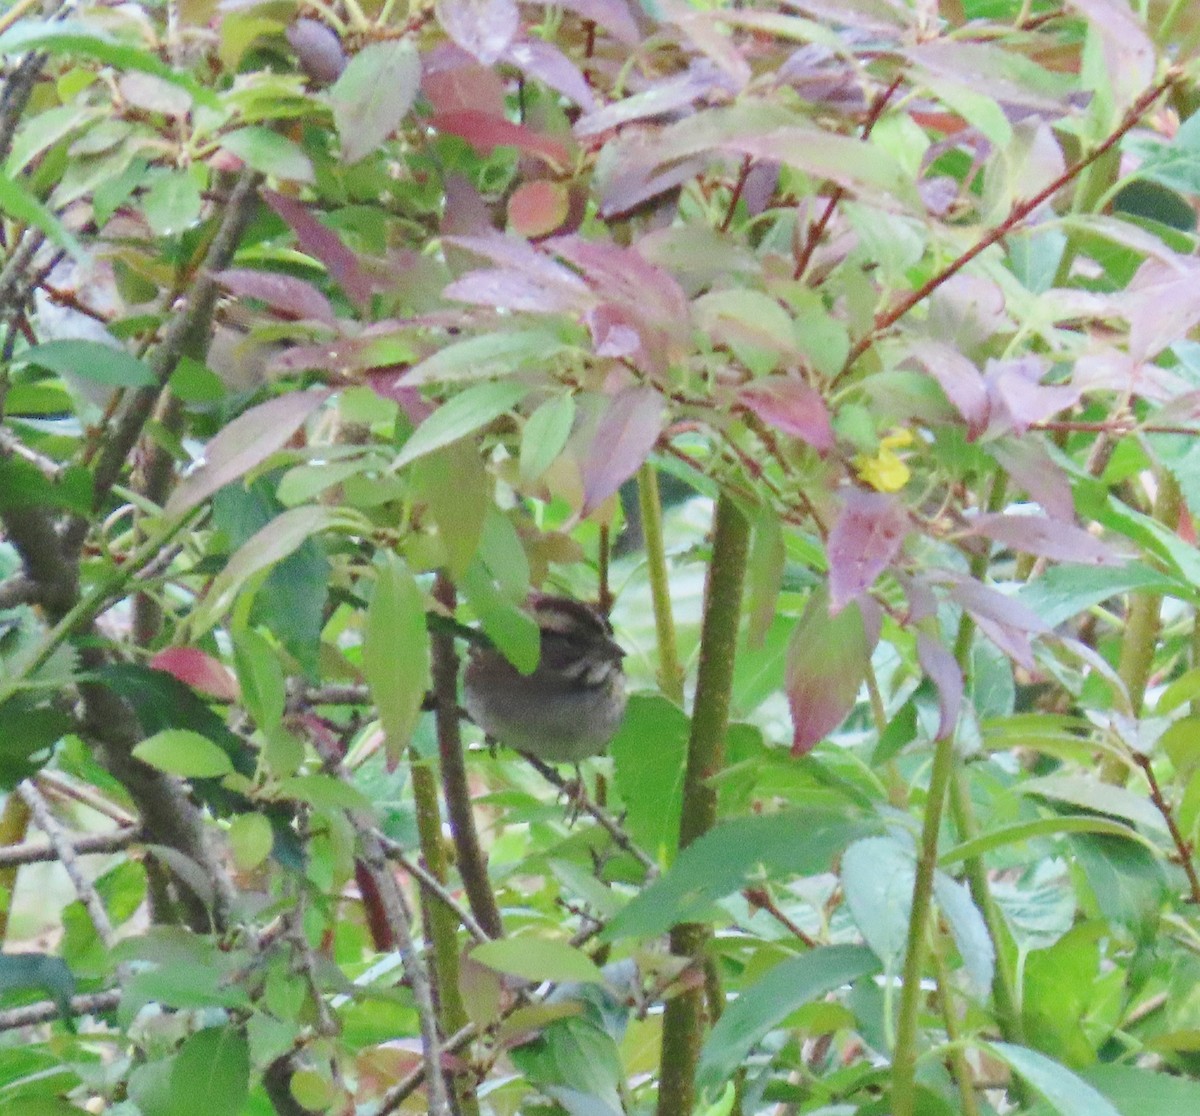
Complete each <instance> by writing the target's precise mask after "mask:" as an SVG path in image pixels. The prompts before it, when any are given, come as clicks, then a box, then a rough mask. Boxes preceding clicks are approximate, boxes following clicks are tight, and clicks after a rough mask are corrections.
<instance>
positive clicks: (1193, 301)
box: [1117, 257, 1200, 361]
mask: <svg viewBox="0 0 1200 1116" xmlns="http://www.w3.org/2000/svg"><path fill="white" fill-rule="evenodd" d="M1198 287H1200V261H1197V260H1194V259H1184V258H1182V257H1180V258H1178V259H1177V260H1175V261H1173V262H1171V263H1164V262H1162V261H1161V260H1154V259H1151V260H1147V261H1146V262H1145V263H1144V264H1142V266H1141V267H1139V268H1138V270H1137V274H1136V275H1134V277H1133V279H1132V281H1131V282H1130V284H1129V286H1128V287H1127V288H1126V289H1125V294H1124V296H1123V297H1122V298H1121V300H1120V302H1119V303H1117V310H1118V312H1119V313H1120V314H1122V315H1124V316H1125V318H1127V319H1128V321H1129V355H1130V356H1131V357H1132V358H1133V359H1134V360H1137V361H1143V360H1151V359H1153V358H1154V357H1156V356H1158V354H1159V353H1161V352H1162V351H1163V349H1165V348H1167V346H1169V345H1172V344H1174V342H1176V341H1177V340H1179V338H1181V337H1184V336H1186V335H1187V334H1188V333H1189V332H1190V331H1191V330H1192V328H1193V327H1194V326H1195V325H1196V324H1197V323H1200V298H1197V297H1196V291H1197V289H1198Z"/></svg>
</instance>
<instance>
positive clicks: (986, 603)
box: [939, 573, 1049, 670]
mask: <svg viewBox="0 0 1200 1116" xmlns="http://www.w3.org/2000/svg"><path fill="white" fill-rule="evenodd" d="M939 576H940V577H941V578H942V579H943V580H944V581H945V583H946V585H947V595H948V596H949V598H950V599H951V600H952V601H954V602H956V603H957V604H959V605H960V606H961V607H962V608H963V610H964V611H965V612H967V613H968V614H969V615H970V616H971V618H972V619H973V620H974V621H975V623H976V624H977V625H978V627H979V630H980V631H981V632H983V634H984V635H985V636H987V637H988V639H990V640H991V641H992V642H993V643H994V644H995V645H996V646H997V647H999V648H1000V650H1001V651H1003V652H1004V653H1005V654H1006V655H1007V656H1008V657H1009V658H1010V659H1012V660H1013V662H1015V663H1018V664H1019V665H1021V666H1023V667H1025V668H1026V669H1027V670H1033V669H1034V666H1035V663H1034V659H1033V647H1032V645H1031V644H1030V642H1029V634H1030V633H1032V634H1039V633H1042V632H1046V631H1049V625H1047V624H1046V623H1045V621H1043V620H1042V618H1041V617H1040V616H1039V615H1038V614H1037V613H1036V612H1034V611H1033V610H1032V609H1031V608H1029V607H1028V606H1027V605H1025V604H1023V603H1022V602H1021V601H1019V600H1017V599H1016V598H1015V597H1010V596H1008V595H1006V594H1004V593H1001V592H999V591H998V590H996V589H992V588H991V587H990V586H987V585H984V584H983V583H982V582H979V581H975V580H974V579H972V578H966V577H961V576H959V575H957V574H950V573H942V574H941V575H939Z"/></svg>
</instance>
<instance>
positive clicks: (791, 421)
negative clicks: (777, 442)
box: [738, 375, 834, 453]
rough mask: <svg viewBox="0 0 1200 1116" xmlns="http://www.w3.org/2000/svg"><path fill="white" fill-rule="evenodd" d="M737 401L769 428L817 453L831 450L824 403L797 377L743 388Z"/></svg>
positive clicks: (813, 389) (814, 390)
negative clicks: (788, 436)
mask: <svg viewBox="0 0 1200 1116" xmlns="http://www.w3.org/2000/svg"><path fill="white" fill-rule="evenodd" d="M738 398H739V399H741V401H742V402H743V403H744V404H745V405H746V406H747V407H749V408H750V410H751V411H753V412H754V413H755V414H756V415H757V416H758V417H759V418H760V419H762V420H763V422H765V423H766V424H767V425H768V426H773V427H775V429H776V430H781V431H783V433H784V434H790V435H792V436H793V437H795V438H799V439H800V440H801V441H803V442H807V443H808V444H809V445H810V446H812V447H813V449H815V450H816V451H817V452H818V453H828V452H829V451H830V450H831V449H833V446H834V437H833V427H832V426H831V425H830V423H829V410H828V408H827V407H826V406H825V400H824V399H823V398H821V393H820V392H818V391H817V390H816V389H815V388H812V387H810V386H809V385H808V384H807V383H806V382H805V381H804V380H803V379H802V378H801V377H800V376H796V375H790V376H770V377H768V378H767V379H765V380H759V381H757V382H756V383H752V384H750V385H748V386H747V387H744V388H742V390H741V391H740V392H739V393H738Z"/></svg>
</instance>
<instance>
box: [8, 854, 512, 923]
mask: <svg viewBox="0 0 1200 1116" xmlns="http://www.w3.org/2000/svg"><path fill="white" fill-rule="evenodd" d="M375 835H376V836H377V837H378V838H379V843H380V845H381V846H382V847H383V851H384V855H386V856H387V858H388V860H394V861H395V862H396V863H397V864H399V865H400V867H401V868H403V869H404V870H405V871H406V872H407V873H408V874H409V875H410V876H413V877H414V878H415V879H416V880H417V881H418V882H419V883H420V885H421V886H422V887H423V888H424V889H425V890H426V891H427V892H429V894H430V895H432V896H433V897H434V898H435V899H437V901H438V902H439V903H441V904H442V905H443V906H445V907H447V908H448V909H449V910H450V911H451V912H452V913H453V914H454V917H455V918H456V919H458V921H459V922H461V923H462V925H463V928H464V929H465V930H466V931H467V933H468V934H470V935H471V937H472V938H474V939H475V940H476V941H477V942H487V941H491V940H492V936H491V935H490V934H489V933H488V932H487V931H486V930H485V929H484V928H483V927H482V926H480V925H479V923H478V922H476V921H475V918H474V916H473V915H472V914H471V912H470V911H468V910H467V908H466V907H464V906H463V905H462V904H461V903H460V902H459V901H458V900H457V899H455V898H454V896H453V895H451V894H450V892H449V891H447V890H446V888H445V887H444V886H443V885H442V884H441V883H440V882H439V881H438V880H437V878H436V877H435V876H433V875H432V874H431V873H430V872H429V871H428V870H427V869H426V868H425V867H424V866H423V865H422V864H420V863H418V862H417V861H415V860H413V859H412V858H411V857H409V856H408V855H407V854H406V853H405V851H404V849H403V848H402V847H401V845H400V844H399V842H397V841H393V840H392V839H391V838H390V837H385V836H384V835H383V834H382V833H379V832H378V831H377V832H376V834H375ZM0 863H2V862H0Z"/></svg>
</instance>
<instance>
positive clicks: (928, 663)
mask: <svg viewBox="0 0 1200 1116" xmlns="http://www.w3.org/2000/svg"><path fill="white" fill-rule="evenodd" d="M917 658H918V659H919V660H920V663H921V669H922V670H923V671H925V673H926V675H928V676H929V679H930V680H931V681H932V682H933V684H934V685H935V686H936V687H937V692H938V710H939V713H938V730H937V739H938V740H945V739H946V737H947V736H949V735H950V734H951V733H952V732H953V731H954V726H955V725H957V724H958V714H959V711H960V710H961V709H962V696H963V676H962V671H961V670H960V669H959V666H958V663H957V662H955V659H954V656H953V655H952V654H950V652H949V651H948V650H947V649H946V647H945V646H943V644H942V643H941V641H940V640H937V639H935V638H934V637H933V636H931V635H928V634H927V633H926V632H923V631H921V632H917Z"/></svg>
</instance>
